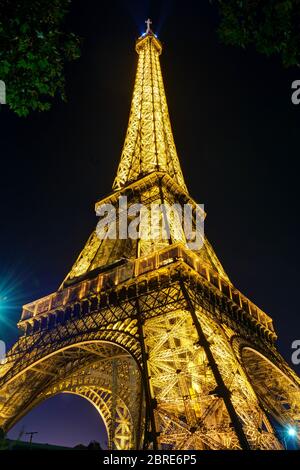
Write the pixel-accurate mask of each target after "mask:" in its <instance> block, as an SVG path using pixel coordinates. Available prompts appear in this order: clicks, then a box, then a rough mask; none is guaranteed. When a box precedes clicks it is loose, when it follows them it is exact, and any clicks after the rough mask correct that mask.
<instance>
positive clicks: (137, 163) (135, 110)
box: [113, 19, 187, 191]
mask: <svg viewBox="0 0 300 470" xmlns="http://www.w3.org/2000/svg"><path fill="white" fill-rule="evenodd" d="M145 23H146V24H147V30H146V32H145V33H144V34H143V35H142V36H140V37H139V39H138V40H137V42H136V51H137V53H138V55H139V58H138V65H137V72H136V79H135V85H134V91H133V97H132V103H131V110H130V116H129V123H128V128H127V133H126V137H125V142H124V146H123V151H122V155H121V161H120V164H119V167H118V171H117V176H116V178H115V181H114V184H113V189H114V190H119V189H121V188H122V187H124V186H126V185H127V184H129V183H131V182H133V181H135V180H137V179H139V178H140V177H142V176H145V175H147V174H149V173H152V172H154V171H161V172H166V173H168V174H169V175H170V176H171V177H172V178H173V179H174V180H175V181H176V182H177V183H178V184H179V185H180V186H181V187H182V189H184V190H185V191H187V188H186V185H185V182H184V179H183V175H182V171H181V168H180V163H179V159H178V155H177V151H176V147H175V143H174V138H173V133H172V128H171V123H170V117H169V112H168V105H167V100H166V95H165V90H164V84H163V78H162V73H161V68H160V61H159V56H160V54H161V51H162V45H161V43H160V41H159V40H158V39H157V37H156V35H155V34H154V33H153V31H152V30H151V28H150V25H151V24H152V22H151V20H150V19H148V20H147V21H146V22H145Z"/></svg>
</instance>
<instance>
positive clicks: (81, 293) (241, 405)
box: [0, 30, 300, 449]
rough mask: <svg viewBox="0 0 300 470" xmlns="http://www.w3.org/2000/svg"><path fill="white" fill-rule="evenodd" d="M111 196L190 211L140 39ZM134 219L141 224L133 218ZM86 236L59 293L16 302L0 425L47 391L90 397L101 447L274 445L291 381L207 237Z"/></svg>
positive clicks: (293, 415)
mask: <svg viewBox="0 0 300 470" xmlns="http://www.w3.org/2000/svg"><path fill="white" fill-rule="evenodd" d="M136 50H137V52H138V57H139V58H138V66H137V76H136V81H135V86H134V93H133V101H132V107H131V112H130V118H129V125H128V130H127V134H126V139H125V144H124V148H123V152H122V157H121V162H120V165H119V169H118V172H117V176H116V179H115V181H114V185H113V188H114V192H113V193H112V194H111V195H110V196H109V197H107V198H106V199H103V200H101V201H99V202H98V203H97V204H96V207H99V205H101V204H104V203H110V204H113V205H117V202H118V198H119V196H121V195H126V196H127V198H128V200H129V202H130V203H143V204H144V205H145V206H146V207H148V206H150V204H151V203H153V202H154V203H157V204H161V203H164V204H165V206H166V207H168V206H170V207H171V205H172V204H174V203H176V204H179V205H180V206H182V205H183V204H185V203H189V204H191V206H192V207H193V208H194V209H195V211H196V210H197V209H196V204H195V202H194V201H193V199H192V198H191V197H190V196H189V194H188V191H187V188H186V185H185V182H184V179H183V175H182V172H181V168H180V164H179V159H178V156H177V153H176V148H175V145H174V140H173V135H172V130H171V124H170V119H169V114H168V108H167V102H166V96H165V91H164V86H163V80H162V74H161V69H160V62H159V55H160V53H161V50H162V47H161V44H160V42H159V41H158V39H157V38H156V37H155V35H154V34H153V33H152V31H151V30H148V31H147V33H146V34H144V35H143V36H142V37H141V38H139V39H138V41H137V44H136ZM141 218H142V215H141ZM157 223H158V224H159V225H160V224H165V226H167V227H168V229H169V231H170V234H171V238H170V239H169V240H165V239H163V238H159V237H153V238H151V237H144V236H142V235H143V234H144V235H145V233H142V232H145V231H146V232H147V230H149V227H148V226H147V224H145V223H144V224H143V223H142V220H141V221H140V236H139V237H138V238H137V239H136V240H131V239H127V240H123V239H120V238H118V237H117V239H116V240H111V239H109V237H107V238H105V239H104V240H100V239H99V238H98V236H97V234H96V231H95V232H93V233H92V235H91V236H90V238H89V240H88V241H87V243H86V246H85V247H84V249H83V251H82V252H81V253H80V255H79V257H78V259H77V260H76V262H75V264H74V266H73V267H72V269H71V271H70V273H69V274H68V276H67V277H66V279H65V280H64V282H63V283H62V285H61V287H60V288H59V290H58V291H57V292H55V293H54V294H51V295H49V296H47V297H45V298H42V299H39V300H37V301H35V302H32V303H30V304H28V305H25V306H24V307H23V312H22V316H21V320H20V322H19V328H20V331H21V335H20V337H19V339H18V341H17V342H16V343H15V345H14V346H13V347H12V349H11V350H10V351H9V353H8V356H7V361H6V363H5V364H3V365H2V366H1V368H0V426H1V427H3V428H4V429H5V430H8V429H10V428H11V427H12V426H13V425H14V424H15V423H16V422H17V421H18V420H19V419H20V418H21V417H22V416H24V415H25V414H26V413H27V412H28V411H29V410H31V409H32V408H33V407H34V406H36V405H37V404H38V403H40V402H41V401H43V400H45V399H47V398H48V397H51V396H53V395H55V394H57V393H63V392H64V393H74V394H77V395H80V396H83V397H84V398H86V399H87V400H89V401H90V402H91V403H92V404H93V405H94V406H95V407H96V408H97V410H98V411H99V413H100V414H101V416H102V418H103V420H104V423H105V425H106V428H107V433H108V440H109V447H110V448H112V449H139V448H153V449H157V448H158V449H281V448H282V443H281V440H280V436H279V437H278V435H277V433H276V432H275V430H274V429H275V427H274V422H278V423H280V424H281V425H287V424H289V425H293V424H295V425H298V423H299V419H300V394H299V379H298V377H297V376H296V374H295V373H294V372H293V371H292V369H291V368H290V367H289V365H288V364H287V363H286V362H285V361H284V359H283V358H282V357H281V356H280V354H279V353H278V352H277V350H276V347H275V340H276V334H275V332H274V328H273V324H272V319H271V318H270V317H269V316H268V315H267V314H266V313H264V312H263V311H262V310H261V309H259V308H258V307H257V306H256V305H254V304H253V303H252V302H251V301H250V300H249V299H247V298H246V297H245V296H244V295H243V294H242V293H241V292H239V291H238V290H237V289H236V288H235V287H234V286H233V284H232V283H231V281H230V279H229V278H228V276H227V274H226V273H225V271H224V269H223V267H222V265H221V263H220V261H219V260H218V258H217V256H216V254H215V253H214V250H213V248H212V247H211V245H210V244H209V242H208V241H207V240H206V239H205V240H203V242H204V244H203V246H202V248H201V249H199V250H198V251H193V250H191V249H189V244H188V242H187V240H186V238H185V235H184V233H183V230H182V227H181V224H180V223H179V220H178V218H177V215H176V213H171V212H169V211H166V212H165V213H163V214H162V215H161V218H160V220H158V221H157Z"/></svg>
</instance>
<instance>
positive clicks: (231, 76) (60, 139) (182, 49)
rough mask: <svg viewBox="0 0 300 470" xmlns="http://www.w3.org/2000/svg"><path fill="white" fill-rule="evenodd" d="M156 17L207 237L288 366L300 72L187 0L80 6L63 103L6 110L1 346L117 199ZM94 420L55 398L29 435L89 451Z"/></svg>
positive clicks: (294, 290)
mask: <svg viewBox="0 0 300 470" xmlns="http://www.w3.org/2000/svg"><path fill="white" fill-rule="evenodd" d="M148 16H150V17H151V18H152V20H153V29H154V30H155V31H157V32H158V34H159V38H160V39H161V41H162V42H163V46H164V50H163V54H162V56H161V63H162V69H163V75H164V80H165V86H166V92H167V99H168V103H169V108H170V114H171V120H172V124H173V131H174V135H175V142H176V144H177V148H178V152H179V155H180V159H181V164H182V168H183V172H184V176H185V179H186V182H187V185H188V187H189V190H190V193H191V195H192V196H193V197H194V198H195V199H196V200H197V201H198V202H200V203H204V205H205V209H206V211H207V214H208V215H207V218H206V227H205V230H206V234H207V235H208V237H209V239H210V241H211V243H212V244H213V246H214V248H215V250H216V252H217V254H218V256H219V258H220V259H221V261H222V263H223V265H224V267H225V270H226V271H227V273H228V274H229V276H230V278H231V280H232V281H233V282H234V284H235V285H236V286H237V287H238V288H239V289H240V290H241V291H242V292H243V293H244V294H245V295H247V296H248V297H249V298H250V299H251V300H253V301H254V302H255V303H256V304H257V305H258V306H260V307H261V308H262V309H264V310H265V311H266V312H267V313H269V314H270V315H271V316H272V317H273V319H274V323H275V327H276V330H277V332H278V334H279V340H278V347H279V350H280V351H281V353H282V354H283V355H284V356H285V358H286V359H287V360H288V361H289V362H290V356H291V348H290V346H291V343H292V341H293V340H294V339H299V338H300V321H299V307H298V297H297V294H298V291H299V272H298V266H299V250H298V238H299V217H298V212H299V209H298V199H299V196H298V187H299V183H298V179H299V177H298V158H299V157H298V155H299V148H298V146H299V138H298V135H299V121H300V106H299V107H297V106H294V105H293V104H292V103H291V99H290V95H291V83H292V81H293V80H296V79H300V72H299V70H298V69H289V70H286V69H283V68H282V66H281V63H280V60H279V58H273V59H268V58H266V57H264V56H260V55H258V54H257V53H256V52H255V51H253V50H240V49H235V48H232V47H227V46H224V45H222V44H220V42H219V39H218V36H217V34H216V28H217V24H218V17H217V14H216V12H215V10H214V9H213V7H211V6H210V5H209V3H208V2H199V1H197V2H196V1H189V0H188V1H185V2H182V1H162V2H143V1H130V2H127V1H117V0H115V1H111V2H106V3H105V4H104V3H103V2H94V1H91V0H85V1H84V2H82V1H79V0H78V1H73V2H72V6H71V14H70V15H69V19H68V27H70V28H72V29H73V30H74V31H75V32H76V33H78V34H79V35H81V36H82V37H83V40H84V42H83V49H82V57H81V58H80V60H78V61H76V62H74V63H73V64H71V65H69V66H68V68H67V95H68V102H67V103H66V104H63V103H60V102H58V101H57V102H55V103H54V106H53V108H52V110H51V111H50V112H48V113H42V114H32V115H31V116H29V117H28V118H26V119H22V118H18V117H16V116H15V115H13V114H12V113H11V112H9V111H8V109H7V108H5V107H2V109H1V113H0V134H1V148H0V154H1V170H2V171H1V174H2V179H1V185H0V192H1V194H0V196H1V197H0V200H1V233H0V242H1V243H0V297H1V298H2V300H1V302H0V329H1V333H0V338H2V339H4V340H6V341H7V343H8V345H9V344H11V343H12V342H13V341H14V340H15V339H16V337H17V331H16V322H17V320H18V319H19V316H20V311H21V305H22V304H23V303H26V302H28V301H31V300H33V299H35V298H38V297H40V296H43V295H45V294H48V293H49V292H52V291H54V290H56V289H57V287H58V286H59V284H60V282H61V281H62V279H63V278H64V277H65V275H66V273H67V272H68V270H69V268H70V266H71V265H72V263H73V261H74V260H75V258H76V257H77V255H78V253H79V251H80V250H81V249H82V247H83V245H84V243H85V241H86V239H87V238H88V236H89V234H90V232H91V231H92V230H93V228H94V225H95V223H96V217H95V214H94V203H95V201H96V200H98V199H99V198H100V197H101V196H104V195H105V194H107V193H108V192H110V191H111V184H112V181H113V179H114V176H115V172H116V168H117V165H118V161H119V158H120V153H121V148H122V143H123V139H124V135H125V131H126V126H127V121H128V113H129V107H130V100H131V94H132V89H133V81H134V75H135V67H136V61H137V57H136V53H135V51H134V41H135V39H136V37H137V36H139V35H140V33H141V32H142V31H143V30H144V29H145V26H144V20H145V19H146V18H147V17H148ZM298 372H299V367H298ZM69 399H70V402H67V400H69ZM47 410H48V411H47ZM62 416H63V417H64V419H63V420H61V418H62ZM55 420H57V427H58V428H59V429H58V430H57V429H56V425H55ZM97 420H98V417H97V416H96V411H95V410H94V409H93V408H92V406H91V405H90V404H89V403H85V402H84V401H83V400H82V399H76V398H75V399H74V397H71V398H66V397H63V398H59V397H57V398H54V399H52V400H51V402H49V403H45V404H42V405H41V406H40V407H39V408H37V409H36V410H35V411H33V412H32V413H31V414H30V415H28V417H27V418H26V428H27V430H34V431H38V432H39V434H38V440H39V441H47V442H53V443H54V442H55V443H60V444H66V443H71V442H72V443H74V442H75V441H76V443H77V440H81V442H87V441H89V440H91V439H97V440H99V431H98V428H97V424H95V423H97ZM50 423H51V426H50ZM76 423H77V425H76ZM89 423H90V426H88V424H89ZM75 431H76V433H77V431H78V433H77V434H76V435H75V436H74V433H75ZM58 432H59V434H58ZM58 437H59V438H58Z"/></svg>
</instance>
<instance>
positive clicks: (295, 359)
mask: <svg viewBox="0 0 300 470" xmlns="http://www.w3.org/2000/svg"><path fill="white" fill-rule="evenodd" d="M292 349H295V351H294V352H293V354H292V358H291V359H292V363H293V364H294V365H295V366H298V365H299V364H300V339H295V340H294V341H293V342H292Z"/></svg>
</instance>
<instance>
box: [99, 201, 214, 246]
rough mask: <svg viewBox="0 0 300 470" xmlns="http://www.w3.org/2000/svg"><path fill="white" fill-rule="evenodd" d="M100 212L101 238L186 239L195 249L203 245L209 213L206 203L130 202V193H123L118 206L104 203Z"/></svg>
mask: <svg viewBox="0 0 300 470" xmlns="http://www.w3.org/2000/svg"><path fill="white" fill-rule="evenodd" d="M96 214H97V215H98V216H99V217H100V220H99V222H98V224H97V227H96V233H97V236H98V237H99V238H100V239H101V240H103V239H112V240H116V239H120V240H126V239H128V238H130V239H132V240H137V239H140V240H146V241H147V240H149V241H150V240H151V241H155V240H171V241H172V242H174V241H185V242H187V244H188V247H189V248H190V249H191V250H199V249H201V248H202V246H203V242H204V218H205V212H204V208H203V205H202V204H194V205H192V204H189V203H187V204H183V205H181V204H177V203H174V204H169V203H151V204H150V205H145V204H142V203H134V204H130V205H129V204H128V200H127V196H120V197H119V198H118V205H117V207H116V206H115V205H113V204H101V205H99V206H98V207H97V209H96Z"/></svg>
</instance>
